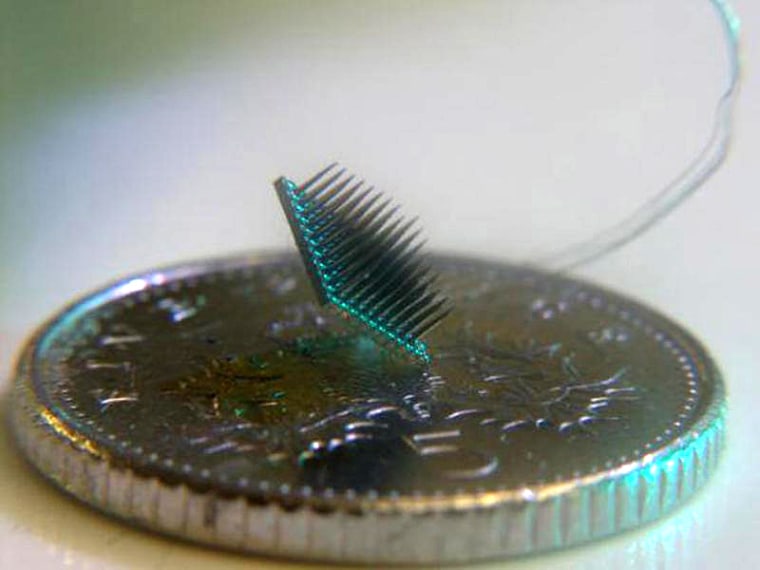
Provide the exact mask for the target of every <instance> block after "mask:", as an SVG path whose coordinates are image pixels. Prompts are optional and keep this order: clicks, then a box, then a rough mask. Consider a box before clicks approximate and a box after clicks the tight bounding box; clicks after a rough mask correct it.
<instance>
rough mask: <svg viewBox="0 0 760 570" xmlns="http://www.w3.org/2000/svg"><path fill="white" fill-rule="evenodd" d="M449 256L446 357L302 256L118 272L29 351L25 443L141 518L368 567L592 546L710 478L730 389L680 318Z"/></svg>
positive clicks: (61, 481)
mask: <svg viewBox="0 0 760 570" xmlns="http://www.w3.org/2000/svg"><path fill="white" fill-rule="evenodd" d="M433 263H434V264H435V266H436V269H437V270H438V271H439V272H440V274H441V283H443V284H445V287H446V293H447V295H449V296H450V297H451V298H452V299H453V300H454V301H455V303H456V310H455V312H454V313H452V315H451V316H450V317H449V318H448V319H447V320H446V321H445V322H444V323H443V324H441V326H439V327H438V328H437V329H435V330H434V331H433V332H432V333H431V334H430V335H429V336H428V338H427V340H428V344H429V346H430V349H431V353H432V356H433V359H432V362H431V363H430V364H429V365H421V364H419V363H416V362H412V361H410V360H408V359H407V358H406V357H404V356H403V355H400V354H398V353H397V352H396V351H394V350H392V349H391V348H388V347H385V346H383V345H382V344H381V343H378V342H377V341H376V340H375V339H373V338H372V337H370V336H367V335H366V334H365V333H364V332H363V331H362V330H359V329H356V328H354V327H353V326H352V325H351V323H350V322H347V321H345V320H343V319H341V318H340V317H339V316H338V315H336V314H333V313H331V312H330V311H329V310H325V309H323V308H321V307H319V306H317V305H316V304H315V300H314V297H313V295H312V293H311V292H310V290H309V285H308V281H307V279H306V276H305V274H304V272H303V270H302V268H301V266H300V264H299V261H298V260H297V259H296V258H295V257H291V256H270V257H255V258H236V259H222V260H216V261H210V262H205V263H199V264H193V265H187V266H182V267H177V268H172V269H168V270H156V271H152V272H149V273H146V274H144V275H140V276H136V277H133V278H130V279H127V280H124V281H121V282H119V283H117V284H115V285H113V286H110V287H107V288H105V289H103V290H102V291H99V292H97V293H95V294H93V295H91V296H89V297H87V298H85V299H83V300H81V301H79V302H77V303H75V304H73V305H72V306H70V307H68V308H67V309H65V310H64V311H63V312H61V313H60V314H59V315H58V316H56V317H55V318H53V319H52V320H51V321H50V322H49V323H48V324H46V325H45V326H44V327H43V328H42V329H41V330H40V331H39V332H38V333H37V334H36V335H35V336H34V337H33V338H32V339H31V341H30V342H29V345H28V347H27V348H26V350H25V352H24V353H23V355H22V357H21V359H20V362H19V365H18V372H17V380H16V389H15V404H16V405H15V406H14V411H15V413H14V425H15V432H16V435H17V439H18V441H19V443H20V447H21V449H22V450H23V451H24V452H25V454H26V455H27V456H28V458H29V459H30V460H31V462H32V463H33V464H34V465H35V466H36V467H37V468H38V469H39V470H40V471H41V472H42V473H43V474H45V475H46V476H47V477H49V478H50V479H51V480H52V481H53V482H54V483H55V484H57V485H58V486H60V487H62V488H63V489H65V490H66V491H68V492H69V493H71V494H73V495H75V496H76V497H78V498H79V499H81V500H83V501H85V502H87V503H90V504H92V505H93V506H95V507H97V508H98V509H100V510H103V511H105V512H107V513H110V514H113V515H116V516H118V517H121V518H124V519H127V520H129V521H132V522H134V523H136V524H138V525H141V526H144V527H148V528H150V529H153V530H156V531H160V532H163V533H167V534H171V535H176V536H181V537H184V538H188V539H191V540H195V541H199V542H204V543H209V544H213V545H217V546H222V547H228V548H233V549H238V550H243V551H249V552H259V553H267V554H278V555H285V556H296V557H301V558H308V559H315V560H330V561H354V562H365V563H390V562H404V563H414V562H420V563H422V562H424V563H440V562H453V561H464V560H475V559H483V558H492V557H498V556H508V555H516V554H525V553H529V552H536V551H541V550H547V549H553V548H558V547H563V546H568V545H572V544H577V543H580V542H584V541H587V540H591V539H594V538H598V537H602V536H606V535H610V534H613V533H616V532H619V531H622V530H625V529H629V528H633V527H636V526H639V525H641V524H644V523H647V522H650V521H653V520H655V519H657V518H659V517H660V516H662V515H663V514H665V513H667V512H668V511H670V510H672V509H673V508H674V507H675V506H676V505H678V504H679V503H681V502H682V501H683V500H684V499H686V498H688V497H689V496H690V495H691V494H692V493H693V492H694V491H695V490H696V489H697V488H699V487H700V486H701V485H702V484H703V483H704V482H705V480H706V478H707V477H708V475H709V474H710V473H711V472H712V470H713V468H714V466H715V463H716V460H717V457H718V454H719V450H720V448H721V437H722V426H723V415H724V395H723V386H722V382H721V379H720V377H719V374H718V372H717V371H716V368H715V367H714V365H713V364H712V362H711V360H710V358H709V357H708V356H707V355H706V353H705V351H704V350H703V348H702V347H701V346H700V345H699V344H698V343H697V341H695V340H694V339H693V338H692V337H691V336H690V335H689V334H687V333H686V332H685V331H684V330H683V329H681V328H680V327H678V326H677V325H675V324H673V323H672V322H670V321H668V320H667V319H665V318H664V317H662V316H661V315H658V314H657V313H655V312H653V311H651V310H649V309H646V308H644V307H642V306H641V305H639V304H637V303H635V302H633V301H631V300H629V299H626V298H624V297H621V296H618V295H615V294H613V293H610V292H608V291H605V290H602V289H600V288H597V287H595V286H592V285H589V284H587V283H583V282H580V281H575V280H572V279H568V278H562V277H557V276H550V275H546V274H542V273H540V272H536V271H533V270H530V269H526V268H520V267H514V266H509V265H499V264H492V263H487V262H483V261H477V260H472V259H463V258H449V257H436V258H434V259H433Z"/></svg>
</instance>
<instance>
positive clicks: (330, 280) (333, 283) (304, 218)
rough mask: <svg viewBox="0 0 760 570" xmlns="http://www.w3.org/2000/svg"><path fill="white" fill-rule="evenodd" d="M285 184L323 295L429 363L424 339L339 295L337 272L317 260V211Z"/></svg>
mask: <svg viewBox="0 0 760 570" xmlns="http://www.w3.org/2000/svg"><path fill="white" fill-rule="evenodd" d="M285 184H286V186H287V195H288V199H289V200H290V204H291V207H292V209H293V212H294V213H295V218H296V223H297V224H298V229H299V230H300V232H301V234H302V235H303V239H304V242H305V243H306V248H307V249H308V251H309V254H310V255H311V262H312V263H313V265H314V267H315V269H316V272H317V276H318V278H319V281H320V283H321V284H322V287H323V288H324V290H325V294H326V297H327V299H328V300H329V301H330V303H332V304H333V305H335V306H336V307H338V308H339V309H340V310H342V311H345V312H346V313H348V314H349V315H351V317H353V318H355V319H357V320H358V321H360V322H362V323H363V324H365V325H366V326H367V327H369V328H370V329H371V330H373V331H375V332H376V333H378V334H380V335H381V336H383V337H384V338H386V339H388V340H390V341H391V342H393V343H394V344H396V345H398V346H400V347H401V348H403V349H404V350H406V351H407V352H409V353H411V354H413V355H415V356H417V357H419V358H421V359H422V360H424V361H425V362H429V361H430V355H429V354H428V349H427V345H426V344H425V343H424V342H422V341H421V340H419V339H416V338H413V337H412V336H411V335H406V336H402V335H399V334H397V333H396V332H395V331H393V330H391V329H390V328H388V327H387V326H385V325H384V324H383V323H382V322H381V321H380V320H378V319H376V318H373V317H372V315H370V314H368V313H367V312H365V311H364V310H362V309H363V307H362V305H361V304H356V303H352V302H351V301H350V300H348V299H344V298H342V297H341V295H340V294H339V290H340V287H341V281H340V279H339V273H340V272H339V271H337V270H336V271H331V270H330V268H329V267H328V266H327V265H326V264H325V263H323V262H322V261H321V260H322V259H324V257H325V255H326V254H325V252H324V251H323V249H322V247H323V244H322V243H321V241H320V240H319V239H318V237H316V230H315V229H314V228H313V222H314V215H315V214H319V211H318V210H314V209H310V208H308V207H307V205H306V204H304V202H303V200H302V197H301V195H300V194H299V192H298V186H297V185H296V184H295V182H292V181H291V180H286V181H285Z"/></svg>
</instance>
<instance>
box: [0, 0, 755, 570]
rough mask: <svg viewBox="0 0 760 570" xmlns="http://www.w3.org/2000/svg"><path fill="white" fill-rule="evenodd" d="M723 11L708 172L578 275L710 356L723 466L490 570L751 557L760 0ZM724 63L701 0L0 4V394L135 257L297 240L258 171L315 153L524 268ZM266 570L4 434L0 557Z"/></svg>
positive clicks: (267, 176) (481, 249) (598, 213)
mask: <svg viewBox="0 0 760 570" xmlns="http://www.w3.org/2000/svg"><path fill="white" fill-rule="evenodd" d="M735 8H736V9H737V12H738V13H739V14H740V16H741V17H742V20H743V22H744V28H743V30H744V34H743V36H744V37H743V56H744V60H745V77H744V85H743V92H742V97H741V101H740V105H739V112H738V115H737V116H736V121H735V130H736V135H735V139H734V146H733V149H732V153H731V155H730V158H729V160H728V162H727V163H726V165H725V167H724V168H723V169H722V170H721V171H720V172H719V173H718V174H717V175H716V176H715V177H714V178H713V179H712V180H711V181H710V182H709V183H708V184H707V185H706V186H705V187H704V188H703V189H702V190H701V191H700V192H699V193H698V194H697V195H696V196H695V197H694V199H693V200H691V201H690V202H688V203H687V204H686V205H685V206H684V207H683V208H682V209H680V210H679V211H677V212H676V213H675V214H674V215H673V216H671V217H670V218H668V219H667V220H665V222H664V223H662V224H661V225H659V226H657V227H656V228H655V229H654V230H653V231H651V232H649V233H648V234H646V235H645V236H644V237H643V238H642V239H640V240H639V241H637V242H636V243H634V244H632V245H630V246H629V247H627V248H625V249H623V250H621V251H619V252H617V253H616V254H614V255H613V256H611V257H609V258H608V259H605V260H602V261H600V262H597V263H595V264H593V265H591V266H588V267H585V268H583V269H582V270H580V271H579V273H580V274H581V275H584V276H586V277H588V278H591V279H593V280H595V281H597V282H600V283H602V284H606V285H608V286H612V287H614V288H616V289H618V290H620V291H622V292H625V293H627V294H629V295H632V296H634V297H637V298H639V299H640V300H642V301H645V302H646V303H648V304H650V305H652V306H654V307H656V308H659V309H661V310H663V311H664V312H666V313H668V314H669V315H671V316H673V317H674V318H676V319H677V320H679V321H680V322H682V323H683V324H685V325H686V326H688V327H689V328H690V329H691V330H693V331H694V332H695V333H696V334H697V336H699V337H700V338H701V339H702V340H703V341H704V342H705V343H706V345H707V346H709V347H710V349H711V350H712V352H713V353H714V354H715V356H716V358H717V360H718V361H719V363H720V365H721V368H722V370H723V372H724V375H725V377H726V380H727V384H728V388H729V393H730V417H729V424H728V430H729V440H728V441H729V447H728V451H727V453H726V456H725V457H724V461H723V463H722V466H721V468H720V470H719V472H718V474H717V476H716V477H715V479H714V480H713V481H712V482H711V483H710V485H709V486H708V487H707V488H706V489H705V491H704V492H703V493H700V494H699V495H698V497H696V498H695V500H693V501H691V502H690V503H689V504H688V505H687V506H685V507H684V508H683V509H680V510H679V511H678V512H677V513H675V515H674V516H672V517H670V518H668V519H666V520H664V521H662V522H661V523H659V524H656V525H653V526H650V527H647V528H644V529H642V530H640V531H636V532H631V533H627V534H624V535H622V536H619V537H616V538H613V539H611V540H605V541H600V542H597V543H594V544H591V545H588V546H583V547H579V548H574V549H571V550H570V551H567V552H559V553H554V554H550V555H544V556H538V557H533V558H527V559H521V560H517V561H511V562H508V563H503V564H499V563H494V564H493V567H494V568H497V567H502V566H503V567H510V568H521V569H528V568H544V567H548V566H551V567H552V568H576V567H578V568H599V569H607V568H612V567H616V568H632V569H633V568H636V569H639V568H689V569H693V568H726V567H729V568H730V567H735V568H753V567H760V550H758V549H757V548H756V547H755V546H756V545H755V544H753V539H755V540H756V537H757V536H758V532H759V531H760V514H757V512H758V510H757V505H759V504H760V459H759V458H758V454H757V453H756V449H757V447H756V446H755V445H754V439H755V437H756V434H757V433H758V431H759V430H760V420H759V419H758V414H757V411H756V406H757V403H758V402H760V388H758V378H757V377H756V373H755V362H756V355H757V354H758V353H760V343H759V342H758V335H757V333H756V326H757V321H758V317H760V311H758V310H757V308H756V307H757V300H756V295H757V293H756V292H757V291H758V289H760V279H759V278H758V275H759V273H758V261H757V253H756V247H757V244H758V238H760V231H759V230H758V224H757V221H756V218H757V210H758V207H760V201H759V200H758V198H757V195H756V193H754V190H755V188H754V182H755V179H754V173H755V161H756V160H757V159H756V156H755V155H756V151H755V149H756V148H758V146H760V139H759V137H760V135H759V134H758V133H759V132H760V131H758V126H759V125H758V119H759V118H760V108H758V101H759V100H760V97H759V96H758V95H759V93H760V90H759V89H758V82H757V79H756V77H755V76H754V75H753V73H752V63H753V61H754V60H756V59H757V58H758V57H760V39H758V38H760V34H758V33H757V28H758V24H760V17H759V16H760V6H758V5H757V3H753V2H751V1H750V0H736V2H735ZM726 70H727V60H726V52H725V48H724V45H723V40H722V37H721V30H720V27H719V25H718V20H717V18H716V16H715V13H714V11H713V8H712V7H711V6H710V4H709V2H708V1H707V0H704V1H702V2H697V1H695V0H671V1H669V2H661V1H655V0H637V1H633V0H627V1H626V0H616V1H613V2H610V1H602V0H596V1H594V0H577V1H575V0H573V1H571V0H566V1H559V0H554V1H550V0H512V1H504V0H503V1H500V2H493V1H485V0H473V1H469V2H455V1H439V2H419V1H417V2H400V1H399V2H386V1H382V2H371V3H370V2H347V1H343V2H339V1H332V0H330V1H322V2H205V3H204V2H181V3H180V2H176V3H167V2H161V3H153V2H131V3H97V2H92V3H74V2H65V3H57V2H56V3H52V2H51V3H44V2H23V1H20V0H19V1H0V254H1V255H2V258H1V259H2V267H0V374H1V375H0V394H2V395H3V398H2V399H3V401H4V402H7V392H8V386H9V381H10V379H11V377H12V367H13V359H14V355H15V353H16V351H17V350H18V348H19V347H20V345H21V343H22V342H23V340H24V338H25V337H26V336H27V335H28V334H30V333H31V331H32V330H33V328H34V327H35V326H36V325H37V324H39V323H40V322H41V321H42V320H43V319H45V318H46V317H47V316H48V315H49V314H51V313H52V312H53V311H55V310H56V309H58V308H59V307H60V305H61V304H63V303H65V302H67V301H69V300H70V299H72V298H73V297H75V296H77V295H80V294H82V293H85V292H87V291H89V290H91V289H93V288H95V287H97V286H99V285H101V284H103V283H104V282H108V281H111V280H112V279H114V278H116V277H119V276H122V275H124V274H126V273H129V272H132V271H138V270H142V269H148V268H150V267H151V266H154V265H157V264H166V263H174V262H177V261H181V260H183V259H195V258H199V257H206V256H210V255H218V254H225V253H232V252H239V251H242V250H248V251H255V250H260V249H264V248H266V249H272V248H292V245H291V241H290V236H289V233H288V229H287V226H286V224H285V223H284V219H283V216H282V213H281V212H280V211H279V206H278V204H277V202H276V198H275V196H274V193H273V191H272V190H271V186H270V181H271V180H272V179H274V178H275V177H276V176H278V175H280V174H286V175H289V176H290V177H292V178H294V179H296V180H298V179H301V178H303V177H304V176H305V175H307V174H309V173H311V172H312V171H314V170H316V169H317V168H319V167H320V166H321V165H323V164H324V163H326V162H329V161H331V160H333V159H338V160H341V161H342V162H343V163H344V164H345V165H346V166H348V167H349V168H350V169H352V170H354V171H356V172H358V173H360V174H361V175H362V176H364V177H366V178H367V179H368V180H369V181H371V182H372V183H374V184H375V185H377V186H378V187H380V188H382V189H384V190H387V191H388V192H389V193H390V194H392V195H393V196H394V197H395V198H397V199H398V201H399V202H401V203H402V204H403V205H404V207H405V211H406V212H409V213H414V214H419V215H420V217H421V219H422V221H423V223H424V226H425V228H426V235H427V237H428V238H429V243H430V247H431V249H438V250H457V251H461V252H471V253H475V254H480V255H487V256H489V257H492V258H504V259H517V260H527V261H534V260H536V259H540V257H541V256H542V255H544V254H546V253H549V252H551V251H553V250H556V249H560V248H561V247H562V246H563V245H565V244H567V243H571V242H573V241H575V240H578V239H581V238H584V237H587V236H588V235H589V234H591V233H593V232H594V231H595V230H598V229H602V228H603V227H606V226H607V225H609V224H611V223H614V221H616V220H618V219H619V218H620V217H621V216H622V215H623V214H625V213H626V212H628V211H630V210H631V209H632V208H633V207H634V206H635V205H636V204H638V203H640V202H642V201H643V200H644V199H646V198H647V197H648V196H651V195H652V194H654V193H655V192H656V191H657V190H658V189H659V188H660V187H661V186H663V185H664V184H665V183H666V182H668V181H669V180H670V179H672V178H673V177H674V176H676V175H677V174H678V173H679V172H680V170H681V169H682V168H683V167H684V166H685V164H686V163H687V162H688V161H689V160H690V159H691V158H692V157H693V156H694V155H695V154H696V152H697V151H698V150H699V148H700V147H701V146H702V144H704V142H705V141H706V139H707V137H708V135H709V130H710V127H711V122H712V115H711V114H712V111H713V107H714V104H715V102H716V100H717V98H718V96H719V94H720V92H721V90H722V88H723V87H724V86H725V85H726V81H727V77H726V73H727V72H726ZM5 407H7V406H4V408H5ZM3 413H4V414H5V409H4V410H3ZM287 566H295V565H294V564H284V563H278V562H275V561H272V560H264V559H251V558H245V557H241V556H236V555H232V554H227V553H220V552H215V551H211V550H208V549H204V548H200V547H194V546H189V545H186V544H182V543H179V542H176V541H171V540H168V539H164V538H160V537H156V536H153V535H151V534H149V533H146V532H142V531H138V530H134V529H131V528H129V527H127V526H124V525H122V524H119V523H117V522H113V521H111V520H109V519H107V518H106V517H104V516H101V515H99V514H96V513H94V512H92V511H90V510H88V509H87V508H85V507H82V506H80V505H79V504H77V503H76V502H74V501H72V500H70V499H68V498H66V497H65V496H63V495H62V494H61V493H59V492H57V491H55V490H54V489H52V488H51V487H49V486H48V485H47V484H46V483H44V482H43V481H42V480H41V479H40V478H39V477H38V476H36V475H35V474H33V472H32V471H31V470H30V469H29V468H28V467H27V466H26V465H25V464H24V463H23V462H22V460H21V459H20V458H19V456H18V454H17V452H16V451H15V449H14V448H13V445H12V442H11V441H10V438H9V437H7V436H5V435H3V436H2V437H0V567H2V568H20V567H22V568H28V569H31V568H46V569H48V568H51V569H52V568H64V567H73V568H183V569H185V570H190V569H193V568H202V567H213V568H215V569H226V568H244V567H245V568H251V567H261V568H272V569H275V568H285V567H287ZM479 567H490V566H479Z"/></svg>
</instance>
